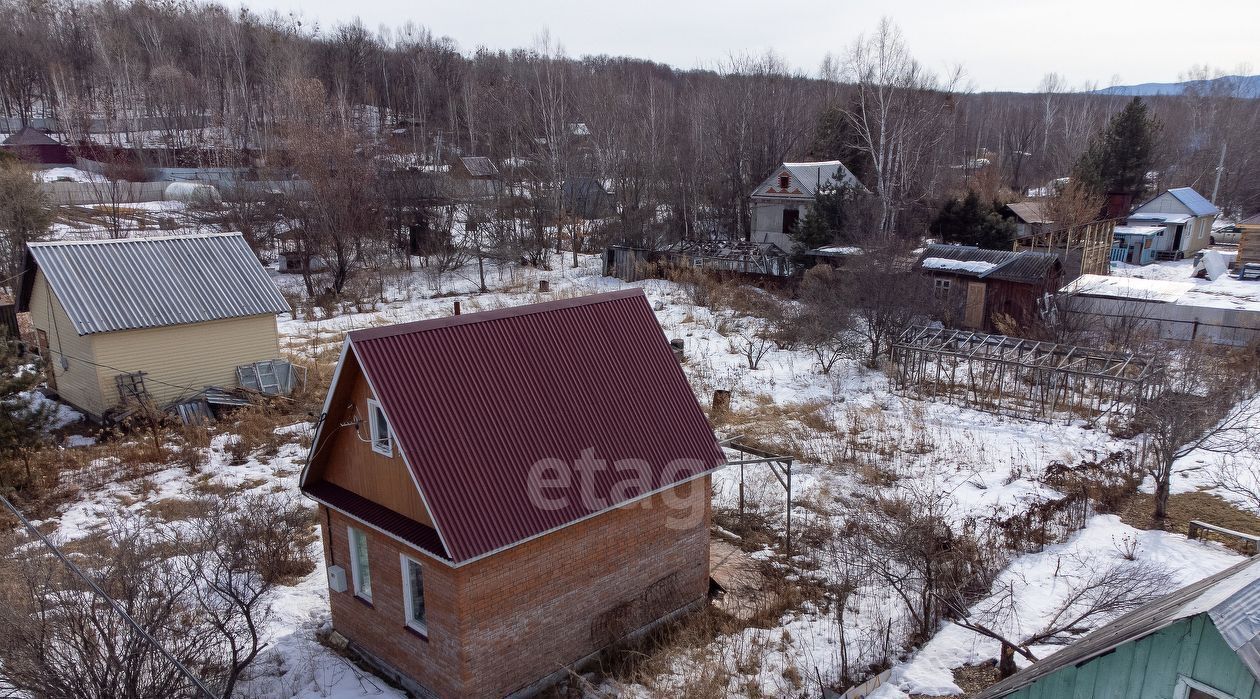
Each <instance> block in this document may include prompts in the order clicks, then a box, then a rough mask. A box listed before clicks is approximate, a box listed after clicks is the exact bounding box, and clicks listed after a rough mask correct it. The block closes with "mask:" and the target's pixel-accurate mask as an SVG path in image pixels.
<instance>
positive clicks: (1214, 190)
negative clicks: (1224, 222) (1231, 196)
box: [1212, 141, 1229, 209]
mask: <svg viewBox="0 0 1260 699" xmlns="http://www.w3.org/2000/svg"><path fill="white" fill-rule="evenodd" d="M1227 147H1229V142H1228V141H1226V142H1224V143H1222V144H1221V159H1220V161H1219V162H1217V163H1216V183H1215V184H1213V185H1212V205H1213V206H1216V194H1217V192H1219V191H1220V189H1221V173H1222V172H1225V149H1226V148H1227ZM1216 208H1218V209H1219V208H1220V207H1219V206H1217V207H1216Z"/></svg>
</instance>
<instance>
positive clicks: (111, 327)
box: [19, 233, 290, 335]
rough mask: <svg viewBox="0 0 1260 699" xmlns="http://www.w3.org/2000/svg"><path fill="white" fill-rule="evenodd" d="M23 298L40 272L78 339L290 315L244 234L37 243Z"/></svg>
mask: <svg viewBox="0 0 1260 699" xmlns="http://www.w3.org/2000/svg"><path fill="white" fill-rule="evenodd" d="M27 251H28V252H27V264H26V269H25V270H24V274H23V279H22V290H21V295H20V298H19V306H20V307H21V310H28V305H29V303H30V294H31V291H32V289H33V288H34V283H35V270H36V268H38V269H40V270H42V271H43V272H44V276H45V277H46V278H47V279H48V283H49V284H50V285H51V286H52V291H53V293H54V294H56V296H57V299H58V300H59V301H61V305H62V306H63V307H65V309H66V314H67V315H69V316H70V321H71V322H72V323H73V324H74V329H75V331H76V332H78V334H80V335H88V334H91V333H101V332H113V331H116V330H133V329H137V328H156V327H162V326H167V325H182V324H186V323H201V322H206V321H211V320H221V319H224V318H238V317H243V316H252V315H262V314H267V313H287V312H288V311H289V310H290V309H289V303H288V302H287V301H285V300H284V297H283V296H281V295H280V291H279V290H278V289H276V286H275V284H273V283H272V281H271V278H270V277H268V276H267V271H266V270H264V269H263V267H262V265H261V264H259V262H258V258H257V257H255V256H254V253H253V251H252V250H250V248H249V245H248V244H247V243H246V242H245V239H244V238H242V237H241V234H240V233H226V234H216V235H192V236H179V237H160V238H128V239H124V240H92V241H60V242H52V243H31V244H30V245H29V246H27Z"/></svg>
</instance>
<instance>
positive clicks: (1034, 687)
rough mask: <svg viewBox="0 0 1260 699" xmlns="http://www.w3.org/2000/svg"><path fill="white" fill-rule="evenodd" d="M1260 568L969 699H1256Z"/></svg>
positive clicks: (1207, 582)
mask: <svg viewBox="0 0 1260 699" xmlns="http://www.w3.org/2000/svg"><path fill="white" fill-rule="evenodd" d="M1257 603H1260V560H1257V559H1248V560H1246V561H1244V562H1242V563H1239V564H1238V565H1236V566H1234V567H1232V568H1228V569H1226V570H1224V571H1222V572H1220V573H1218V574H1216V575H1212V576H1209V577H1207V578H1205V579H1203V580H1200V581H1199V582H1197V583H1194V584H1193V585H1189V586H1187V587H1184V588H1182V589H1180V590H1177V591H1176V592H1173V593H1171V594H1168V595H1166V596H1164V597H1161V598H1159V599H1157V600H1155V601H1153V602H1150V603H1149V604H1146V605H1143V606H1141V607H1139V608H1138V609H1136V610H1134V611H1132V612H1129V613H1128V614H1126V615H1124V616H1122V617H1120V618H1119V619H1117V620H1115V621H1113V622H1111V623H1110V624H1107V625H1105V626H1102V627H1100V628H1098V629H1095V630H1094V631H1092V632H1090V634H1089V635H1088V636H1086V637H1085V638H1083V639H1081V640H1080V641H1078V642H1076V643H1075V644H1074V645H1072V646H1070V647H1068V648H1067V649H1065V650H1061V651H1059V652H1057V653H1055V654H1054V655H1051V656H1049V657H1047V658H1045V659H1043V660H1041V661H1040V662H1037V663H1035V664H1033V665H1032V666H1030V667H1028V668H1026V669H1024V670H1023V671H1021V672H1018V673H1016V674H1014V675H1012V676H1010V677H1008V678H1006V679H1005V680H1002V681H1001V682H998V683H997V684H995V685H993V686H992V687H989V688H988V689H987V690H985V691H984V692H981V693H980V694H978V695H976V699H999V698H1000V697H1012V698H1017V699H1039V698H1041V697H1045V698H1047V699H1049V698H1051V697H1055V698H1057V697H1074V698H1075V699H1260V684H1258V681H1260V623H1258V622H1257V617H1256V609H1257Z"/></svg>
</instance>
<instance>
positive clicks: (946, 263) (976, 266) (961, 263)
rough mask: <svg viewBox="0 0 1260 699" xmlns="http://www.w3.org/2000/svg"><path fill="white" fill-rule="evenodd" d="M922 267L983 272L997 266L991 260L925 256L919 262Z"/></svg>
mask: <svg viewBox="0 0 1260 699" xmlns="http://www.w3.org/2000/svg"><path fill="white" fill-rule="evenodd" d="M919 264H920V265H921V266H922V267H923V269H945V270H953V271H958V272H973V273H975V274H983V273H985V272H988V271H989V270H991V269H993V268H994V267H997V265H996V264H994V263H992V262H980V261H978V260H951V259H949V258H945V257H925V258H923V261H922V262H920V263H919Z"/></svg>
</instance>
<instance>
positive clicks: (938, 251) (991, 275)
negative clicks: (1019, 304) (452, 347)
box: [915, 244, 1062, 283]
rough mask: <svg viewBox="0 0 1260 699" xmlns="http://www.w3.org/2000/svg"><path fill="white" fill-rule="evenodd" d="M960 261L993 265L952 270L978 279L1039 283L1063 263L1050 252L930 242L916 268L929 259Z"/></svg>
mask: <svg viewBox="0 0 1260 699" xmlns="http://www.w3.org/2000/svg"><path fill="white" fill-rule="evenodd" d="M933 257H935V258H942V259H946V260H959V261H962V262H984V263H987V264H991V265H993V267H990V268H988V269H984V270H979V269H978V270H977V271H970V272H969V271H967V270H962V269H959V270H950V271H951V272H953V273H956V274H959V275H963V276H972V277H976V278H977V279H1000V280H1003V281H1012V282H1026V283H1039V282H1043V281H1045V280H1046V279H1047V278H1048V277H1049V276H1050V274H1051V273H1052V271H1053V270H1054V268H1055V267H1056V266H1059V265H1061V264H1062V263H1061V262H1059V258H1058V256H1057V255H1054V254H1053V253H1048V252H1033V251H1031V250H1022V251H1020V252H1012V251H1010V250H985V249H983V248H977V247H972V246H970V245H940V244H934V245H929V246H927V247H926V248H924V250H923V254H922V255H920V256H919V261H918V262H916V263H915V266H916V267H922V266H923V261H924V260H926V259H928V258H933Z"/></svg>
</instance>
